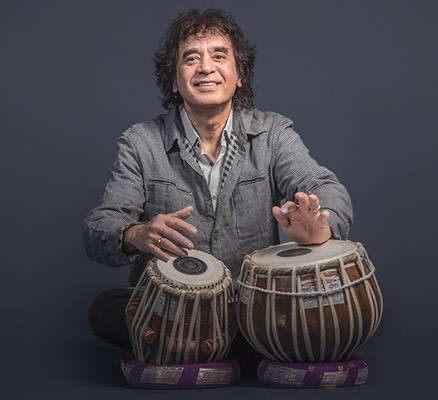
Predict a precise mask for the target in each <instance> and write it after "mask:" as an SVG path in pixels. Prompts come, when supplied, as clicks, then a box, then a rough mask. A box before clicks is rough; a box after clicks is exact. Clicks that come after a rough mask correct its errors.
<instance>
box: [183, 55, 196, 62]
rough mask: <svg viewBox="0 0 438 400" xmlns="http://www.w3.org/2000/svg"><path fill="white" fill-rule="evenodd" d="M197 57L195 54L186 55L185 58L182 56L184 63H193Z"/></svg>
mask: <svg viewBox="0 0 438 400" xmlns="http://www.w3.org/2000/svg"><path fill="white" fill-rule="evenodd" d="M198 58H199V57H197V56H187V57H186V58H184V62H185V63H193V62H195V61H197V60H198Z"/></svg>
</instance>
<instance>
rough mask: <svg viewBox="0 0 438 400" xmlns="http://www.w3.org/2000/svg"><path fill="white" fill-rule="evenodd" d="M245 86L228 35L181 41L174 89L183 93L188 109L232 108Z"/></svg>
mask: <svg viewBox="0 0 438 400" xmlns="http://www.w3.org/2000/svg"><path fill="white" fill-rule="evenodd" d="M241 86H242V82H241V80H240V78H239V77H238V74H237V68H236V60H235V58H234V51H233V47H232V45H231V42H230V41H229V40H228V39H227V38H226V37H224V36H221V35H219V34H206V35H197V36H191V37H189V38H188V39H187V40H186V41H182V42H181V43H180V45H179V50H178V62H177V67H176V79H175V82H174V83H173V91H174V92H175V93H176V92H179V93H180V95H181V97H182V98H183V100H184V107H185V108H186V109H191V110H193V111H195V112H196V111H197V112H202V111H203V110H207V109H215V108H217V109H218V110H223V109H224V108H231V99H232V97H233V94H234V92H235V91H236V87H241Z"/></svg>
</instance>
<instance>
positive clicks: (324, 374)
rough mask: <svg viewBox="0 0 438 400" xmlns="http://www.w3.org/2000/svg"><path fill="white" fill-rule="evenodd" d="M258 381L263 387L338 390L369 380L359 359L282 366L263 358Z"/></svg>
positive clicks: (285, 364) (363, 363)
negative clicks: (334, 388)
mask: <svg viewBox="0 0 438 400" xmlns="http://www.w3.org/2000/svg"><path fill="white" fill-rule="evenodd" d="M257 378H258V380H259V382H260V383H261V384H263V385H266V386H276V387H313V388H316V387H339V386H351V385H360V384H362V383H365V382H366V380H367V378H368V365H367V363H366V362H365V361H364V360H362V359H360V358H354V359H352V360H349V361H336V362H321V363H314V362H307V363H299V362H296V363H285V362H278V361H272V360H268V359H266V358H264V359H263V360H262V361H260V364H259V368H258V372H257Z"/></svg>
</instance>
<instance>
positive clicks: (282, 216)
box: [272, 206, 290, 229]
mask: <svg viewBox="0 0 438 400" xmlns="http://www.w3.org/2000/svg"><path fill="white" fill-rule="evenodd" d="M272 215H273V216H274V218H275V219H276V220H277V222H278V225H279V226H280V227H281V228H283V229H285V228H287V227H288V226H289V224H290V222H289V218H288V216H287V212H286V213H284V212H282V211H281V209H280V207H277V206H274V207H272Z"/></svg>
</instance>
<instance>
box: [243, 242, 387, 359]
mask: <svg viewBox="0 0 438 400" xmlns="http://www.w3.org/2000/svg"><path fill="white" fill-rule="evenodd" d="M236 312H237V320H238V325H239V328H240V329H241V331H242V333H243V334H244V336H245V337H246V339H247V340H248V341H249V342H250V343H251V344H252V345H253V347H254V348H255V349H256V350H257V351H259V352H260V353H261V354H263V355H264V356H265V357H267V358H269V359H271V360H276V361H280V362H315V361H319V362H333V361H338V360H349V359H351V358H352V357H353V356H354V355H355V354H356V353H357V351H358V350H359V348H360V347H361V346H362V345H363V344H364V343H365V342H366V341H367V339H368V338H369V337H370V336H371V335H373V333H374V332H375V330H376V329H377V327H378V325H379V322H380V319H381V316H382V295H381V292H380V289H379V286H378V283H377V281H376V278H375V275H374V266H373V264H372V263H371V261H370V260H369V258H368V256H367V253H366V251H365V249H364V247H363V246H362V245H361V244H360V243H354V242H351V241H341V240H330V241H328V242H326V243H325V244H323V245H317V246H299V245H297V244H296V243H293V242H291V243H284V244H280V245H277V246H271V247H268V248H266V249H263V250H260V251H255V252H253V253H251V254H250V255H247V256H246V257H245V259H244V261H243V264H242V268H241V272H240V277H239V290H238V298H237V307H236Z"/></svg>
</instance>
